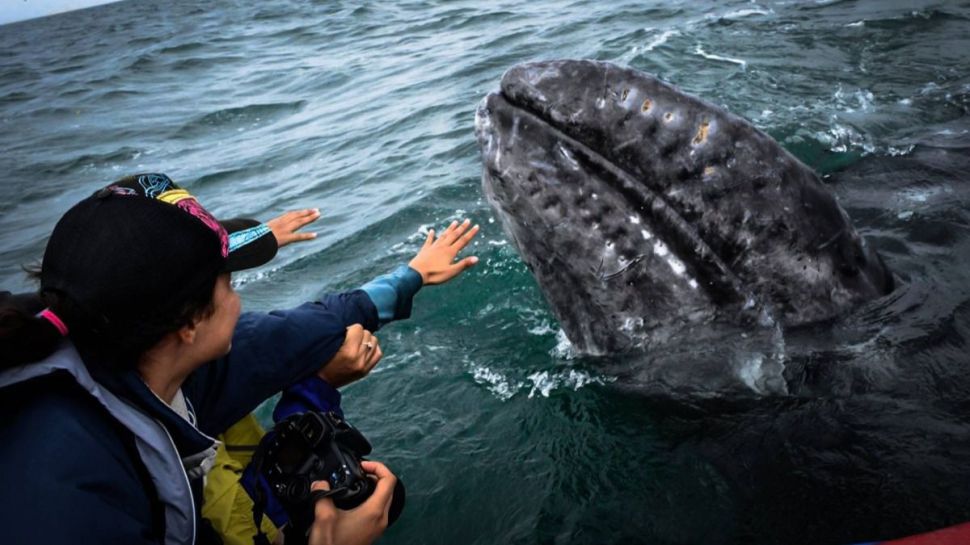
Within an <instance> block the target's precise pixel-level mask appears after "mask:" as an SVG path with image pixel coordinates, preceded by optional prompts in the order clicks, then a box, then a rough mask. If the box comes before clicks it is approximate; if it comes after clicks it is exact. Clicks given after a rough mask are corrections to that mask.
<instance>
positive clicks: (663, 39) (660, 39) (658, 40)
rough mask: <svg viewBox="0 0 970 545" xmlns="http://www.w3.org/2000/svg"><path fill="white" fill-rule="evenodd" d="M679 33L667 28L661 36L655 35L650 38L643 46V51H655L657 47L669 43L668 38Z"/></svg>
mask: <svg viewBox="0 0 970 545" xmlns="http://www.w3.org/2000/svg"><path fill="white" fill-rule="evenodd" d="M679 34H680V32H679V31H677V30H665V31H663V32H662V33H661V34H660V36H657V37H655V38H654V39H652V40H650V43H648V44H647V45H645V46H643V51H645V52H646V51H653V50H654V49H655V48H657V47H660V46H662V45H663V44H665V43H667V40H669V39H670V38H673V37H674V36H677V35H679Z"/></svg>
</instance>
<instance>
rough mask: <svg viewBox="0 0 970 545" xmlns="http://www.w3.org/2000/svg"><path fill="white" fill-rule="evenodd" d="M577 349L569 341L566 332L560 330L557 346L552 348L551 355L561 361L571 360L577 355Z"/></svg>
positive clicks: (557, 336)
mask: <svg viewBox="0 0 970 545" xmlns="http://www.w3.org/2000/svg"><path fill="white" fill-rule="evenodd" d="M577 353H578V352H577V350H576V347H575V346H573V343H571V342H570V341H569V337H567V336H566V332H565V331H563V330H562V329H560V330H559V331H557V332H556V346H554V347H552V350H550V351H549V355H550V356H553V357H555V358H558V359H561V360H567V361H568V360H571V359H573V358H575V357H576V355H577Z"/></svg>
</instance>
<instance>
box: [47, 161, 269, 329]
mask: <svg viewBox="0 0 970 545" xmlns="http://www.w3.org/2000/svg"><path fill="white" fill-rule="evenodd" d="M277 247H278V246H277V242H276V239H275V238H274V237H273V234H272V232H271V231H270V229H269V227H267V226H266V225H264V224H261V223H259V222H257V221H255V220H250V219H241V218H240V219H232V220H227V221H224V222H220V221H218V220H216V219H215V218H214V217H213V216H212V215H211V214H210V213H209V212H208V211H207V210H206V209H205V208H203V207H202V205H201V204H199V202H198V200H196V198H195V197H193V196H192V195H191V194H189V192H187V191H186V190H184V189H182V188H180V187H179V186H178V185H176V184H175V182H173V181H172V180H171V179H170V178H169V177H168V176H166V175H164V174H140V175H135V176H129V177H127V178H123V179H121V180H119V181H117V182H115V183H113V184H111V185H109V186H107V187H105V188H103V189H101V190H99V191H97V192H96V193H95V194H94V195H92V196H91V197H88V198H86V199H84V200H83V201H81V202H79V203H78V204H76V205H75V206H74V207H73V208H71V209H70V210H68V211H67V213H65V214H64V216H63V217H62V218H61V219H60V221H58V223H57V225H56V226H55V227H54V232H53V233H52V234H51V237H50V240H49V241H48V243H47V249H46V251H45V252H44V261H43V264H42V266H41V290H55V291H60V292H62V293H65V294H67V295H68V296H70V297H71V298H72V300H73V301H74V302H75V303H77V304H78V305H80V306H81V308H82V309H84V311H85V312H86V314H90V315H92V318H97V319H98V320H99V321H104V322H105V325H109V324H111V323H116V322H118V321H123V320H124V321H132V322H134V323H139V322H146V321H149V322H150V321H151V320H152V317H153V316H155V315H160V316H169V315H171V314H173V313H178V312H180V310H181V307H182V306H184V304H185V302H186V300H187V298H188V297H190V294H193V293H195V292H196V291H197V290H198V289H200V287H202V286H205V285H211V283H212V281H213V279H214V277H215V276H217V275H218V274H219V273H221V272H231V271H240V270H243V269H248V268H252V267H257V266H259V265H262V264H264V263H266V262H268V261H269V260H271V259H272V258H273V257H274V256H275V255H276V250H277ZM92 325H95V324H92Z"/></svg>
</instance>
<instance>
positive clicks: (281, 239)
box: [266, 208, 320, 248]
mask: <svg viewBox="0 0 970 545" xmlns="http://www.w3.org/2000/svg"><path fill="white" fill-rule="evenodd" d="M318 219H320V211H319V210H317V209H316V208H308V209H306V210H291V211H289V212H286V213H284V214H283V215H282V216H279V217H276V218H273V219H271V220H269V221H267V222H266V225H267V226H268V227H269V228H270V230H271V231H273V236H274V237H276V243H277V244H278V245H279V247H280V248H282V247H283V246H286V245H287V244H290V243H292V242H303V241H304V240H313V239H314V238H316V237H317V234H316V233H298V232H297V231H298V230H300V229H301V228H303V227H305V226H307V225H309V224H311V223H313V222H315V221H317V220H318Z"/></svg>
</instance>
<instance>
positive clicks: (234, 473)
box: [202, 414, 279, 545]
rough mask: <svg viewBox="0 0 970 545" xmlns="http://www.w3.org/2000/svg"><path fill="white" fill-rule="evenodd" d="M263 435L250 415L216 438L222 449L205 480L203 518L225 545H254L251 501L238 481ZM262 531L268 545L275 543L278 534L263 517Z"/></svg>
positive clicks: (217, 453) (254, 526)
mask: <svg viewBox="0 0 970 545" xmlns="http://www.w3.org/2000/svg"><path fill="white" fill-rule="evenodd" d="M265 433H266V432H265V431H263V428H262V426H260V425H259V422H257V421H256V417H254V416H253V415H251V414H250V415H248V416H246V417H245V418H243V419H242V420H240V421H239V422H236V423H235V424H233V426H232V427H231V428H229V429H228V430H226V433H224V434H222V435H221V436H219V440H220V441H222V445H220V446H219V450H218V451H217V452H216V464H215V466H214V467H213V468H212V471H210V472H209V475H208V476H207V477H206V483H205V502H204V503H203V504H202V516H203V517H205V518H207V519H209V522H211V523H212V527H213V528H215V529H216V531H217V532H218V533H219V535H221V536H222V540H223V541H224V542H225V544H226V545H253V536H255V535H256V523H255V522H253V500H252V498H250V497H249V494H247V493H246V490H244V489H243V487H242V485H241V484H239V478H240V477H241V476H242V472H243V469H244V468H245V467H246V465H247V464H248V463H249V461H250V460H251V459H252V457H253V451H254V450H255V449H256V445H258V444H259V440H260V439H261V438H262V437H263V435H264V434H265ZM226 447H228V448H226ZM262 527H263V532H265V533H266V536H267V537H268V538H269V540H270V542H275V541H276V537H277V534H278V533H279V530H278V529H277V528H276V526H274V525H273V523H272V521H270V520H269V517H263V523H262Z"/></svg>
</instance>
